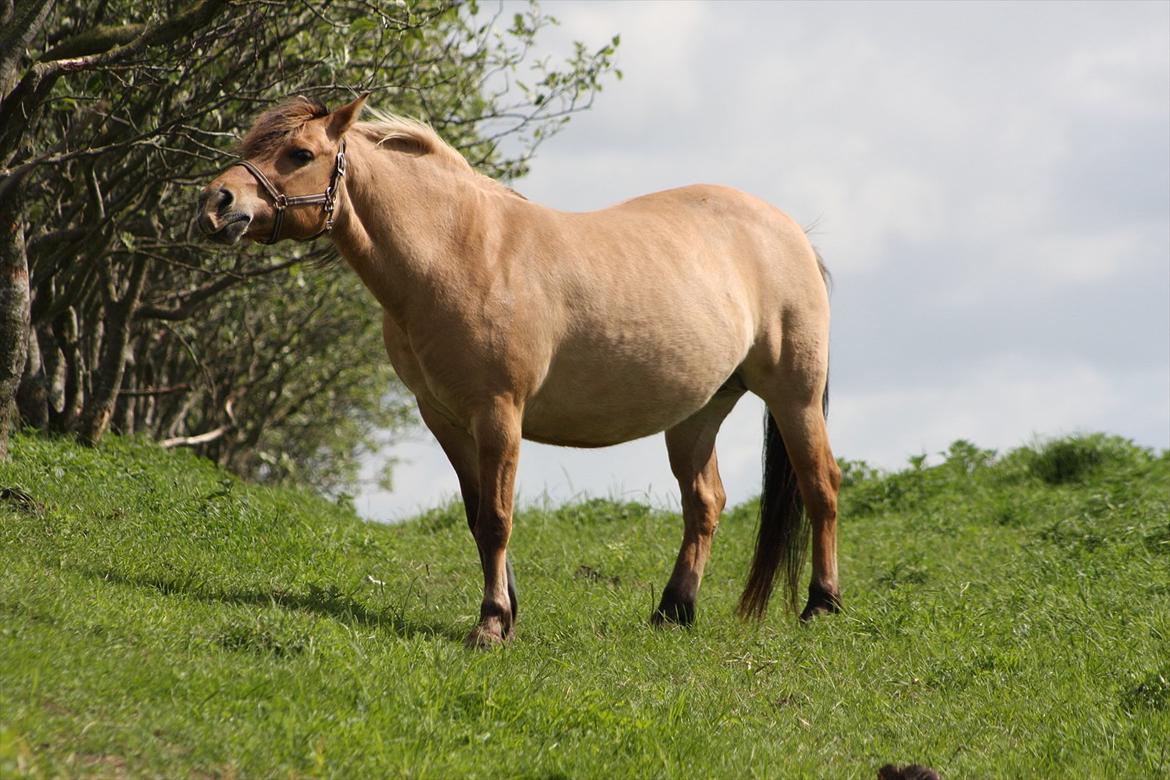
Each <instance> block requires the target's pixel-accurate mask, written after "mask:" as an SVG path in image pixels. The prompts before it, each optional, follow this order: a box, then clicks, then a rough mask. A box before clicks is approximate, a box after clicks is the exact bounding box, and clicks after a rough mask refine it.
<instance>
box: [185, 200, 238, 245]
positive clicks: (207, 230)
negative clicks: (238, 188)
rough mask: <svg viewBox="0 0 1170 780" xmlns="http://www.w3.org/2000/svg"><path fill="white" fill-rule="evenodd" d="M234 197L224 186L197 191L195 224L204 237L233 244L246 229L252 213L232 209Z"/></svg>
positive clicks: (219, 242) (221, 242) (220, 242)
mask: <svg viewBox="0 0 1170 780" xmlns="http://www.w3.org/2000/svg"><path fill="white" fill-rule="evenodd" d="M234 202H235V197H234V196H233V195H232V192H231V190H229V189H227V188H225V187H219V188H218V189H205V190H203V192H201V193H199V204H198V207H197V211H196V213H195V226H196V227H197V228H199V232H200V233H202V234H203V235H204V236H205V237H206V238H209V239H211V240H212V241H214V242H216V243H218V244H234V243H236V242H237V241H239V240H240V238H242V237H243V235H244V233H246V232H247V231H248V226H249V225H251V224H252V215H251V214H249V213H247V212H246V211H237V210H233V209H232V204H233V203H234Z"/></svg>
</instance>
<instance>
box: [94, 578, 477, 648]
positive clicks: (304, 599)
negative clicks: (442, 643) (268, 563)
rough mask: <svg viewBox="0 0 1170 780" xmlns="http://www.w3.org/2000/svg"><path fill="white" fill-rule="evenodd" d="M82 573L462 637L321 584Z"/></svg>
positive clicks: (406, 632) (410, 633)
mask: <svg viewBox="0 0 1170 780" xmlns="http://www.w3.org/2000/svg"><path fill="white" fill-rule="evenodd" d="M81 573H82V574H84V575H85V576H87V577H91V578H93V579H97V580H101V581H103V582H109V583H113V584H116V585H126V586H129V587H134V588H149V589H151V590H156V591H158V592H159V593H162V594H163V595H166V596H186V597H188V598H194V599H198V600H200V601H206V602H213V603H220V604H247V605H254V606H259V607H280V608H282V609H288V610H296V611H299V612H310V613H313V614H316V615H322V616H324V617H328V618H331V619H333V620H336V621H338V622H341V623H348V624H350V625H362V626H369V627H372V628H378V629H382V630H386V631H389V632H391V633H393V634H395V635H397V636H400V637H416V636H424V637H439V638H443V639H450V640H452V641H456V642H462V641H463V635H464V633H465V632H464V631H460V630H459V629H458V628H457V627H455V626H452V625H450V624H444V623H437V622H429V621H421V620H415V619H412V618H409V617H406V616H404V615H403V614H402V613H400V612H395V611H394V610H393V609H391V608H389V607H387V608H385V609H381V610H371V609H370V608H368V607H366V606H365V605H364V604H362V603H361V602H359V601H356V600H354V598H353V596H352V594H347V593H344V592H342V591H341V590H339V589H337V588H334V587H326V588H322V587H319V586H317V585H310V586H309V587H308V589H307V591H304V592H297V591H289V590H283V589H281V588H273V589H262V588H240V589H234V590H230V589H224V590H217V589H215V588H213V587H211V585H210V583H205V582H203V581H201V580H197V579H195V578H193V577H173V578H166V577H155V576H138V577H134V576H129V575H126V574H124V573H122V572H119V571H113V570H106V571H97V570H92V569H89V570H82V571H81Z"/></svg>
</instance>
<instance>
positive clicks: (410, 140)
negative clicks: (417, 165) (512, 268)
mask: <svg viewBox="0 0 1170 780" xmlns="http://www.w3.org/2000/svg"><path fill="white" fill-rule="evenodd" d="M367 111H368V113H369V114H370V115H371V116H373V117H374V118H373V120H372V121H367V122H358V123H357V124H356V125H354V127H353V129H354V130H356V131H358V132H360V133H362V134H363V135H364V136H365V137H366V138H368V139H369V140H371V141H373V142H374V145H375V146H377V147H378V148H380V149H395V150H398V151H405V152H407V153H408V154H413V155H418V156H424V155H429V156H433V157H434V158H435V159H436V161H438V162H440V163H441V164H443V165H445V166H447V167H448V168H449V169H451V170H455V171H458V172H460V173H466V174H468V175H470V176H473V177H475V179H476V180H477V181H478V182H479V183H480V184H483V185H486V186H488V187H489V188H492V189H497V190H500V191H502V192H505V193H508V194H510V195H513V196H515V197H517V198H521V199H524V196H523V195H521V194H520V193H518V192H516V191H515V190H513V189H512V188H511V187H508V186H507V185H504V184H501V183H500V182H498V181H496V180H495V179H493V178H491V177H490V176H485V175H483V174H482V173H479V172H478V171H476V170H475V169H474V168H472V167H471V163H469V162H467V158H466V157H464V156H463V155H462V154H460V153H459V151H458V150H457V149H456V148H455V147H453V146H451V145H450V144H449V143H447V142H446V141H444V140H443V138H442V136H440V135H439V134H438V133H437V132H435V129H434V128H433V127H431V126H430V125H428V124H427V123H426V122H423V121H420V120H418V119H411V118H410V117H405V116H399V115H398V114H392V113H390V112H388V111H382V110H380V109H376V108H370V109H367Z"/></svg>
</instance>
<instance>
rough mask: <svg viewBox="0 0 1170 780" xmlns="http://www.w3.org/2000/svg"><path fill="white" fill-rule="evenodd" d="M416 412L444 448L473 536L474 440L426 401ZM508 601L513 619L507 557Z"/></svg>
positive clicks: (511, 575) (476, 484)
mask: <svg viewBox="0 0 1170 780" xmlns="http://www.w3.org/2000/svg"><path fill="white" fill-rule="evenodd" d="M418 411H419V414H421V415H422V418H423V422H424V423H426V426H427V428H428V429H429V430H430V432H431V433H432V434H434V437H435V440H436V441H438V442H439V446H441V447H442V448H443V452H444V453H445V454H446V455H447V460H449V461H450V462H451V467H452V468H453V469H455V476H457V477H458V478H459V492H460V494H462V496H463V509H464V512H465V513H466V514H467V527H468V528H469V529H470V530H471V534H472V536H475V521H476V517H477V516H478V515H479V467H478V464H477V462H476V457H477V456H476V447H475V439H473V438H472V437H471V434H470V433H468V432H467V431H465V430H463V429H462V428H459V427H456V426H455V425H453V424H452V423H451V422H450V421H449V420H448V419H447V418H446V417H444V416H443V415H442V414H440V413H439V412H438V411H437V410H436V409H435V408H434V407H433V406H431V405H430V403H428V402H427V401H424V400H422V399H421V398H420V399H418ZM507 571H508V601H509V603H510V604H511V607H512V620H513V621H514V620H515V619H516V612H517V607H518V604H517V599H516V575H515V574H514V573H513V572H512V561H511V560H507Z"/></svg>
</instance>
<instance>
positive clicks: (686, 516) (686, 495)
mask: <svg viewBox="0 0 1170 780" xmlns="http://www.w3.org/2000/svg"><path fill="white" fill-rule="evenodd" d="M741 395H742V391H735V390H728V391H723V392H721V393H718V394H716V395H715V397H714V398H712V399H711V401H710V402H708V404H707V405H706V406H705V407H703V408H702V409H700V410H699V411H698V412H696V413H695V414H694V415H692V416H691V417H689V418H687V419H686V420H684V421H683V422H681V423H679V424H678V425H676V426H675V427H673V428H671V429H669V430H668V431H667V432H666V449H667V453H668V454H669V456H670V469H671V471H672V472H674V476H675V478H676V479H678V485H679V490H680V492H681V494H682V510H683V523H684V530H683V542H682V548H681V549H680V550H679V551H678V559H677V560H676V561H675V564H674V572H673V573H672V574H671V575H670V581H669V582H667V584H666V588H665V589H664V590H663V591H662V600H661V601H660V602H659V604H658V609H656V610H654V614H653V615H652V616H651V618H650V619H651V622H652V623H653V624H654V625H662V624H663V623H666V622H670V623H678V624H681V625H690V624H691V623H693V622H694V620H695V599H696V597H697V596H698V593H699V583H700V582H701V581H702V579H703V568H704V567H705V566H706V565H707V558H708V557H709V556H710V554H711V536H712V535H713V534H714V533H715V529H716V527H717V526H718V525H719V514H720V513H721V512H722V511H723V505H724V504H725V503H726V501H727V496H726V494H725V493H724V492H723V482H722V480H721V479H720V478H719V464H718V462H717V460H716V457H715V435H716V434H717V433H718V432H719V426H720V425H721V424H722V423H723V419H724V418H725V417H726V416H727V414H728V412H730V411H731V409H732V407H733V406H735V402H736V401H738V400H739V397H740V396H741Z"/></svg>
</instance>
